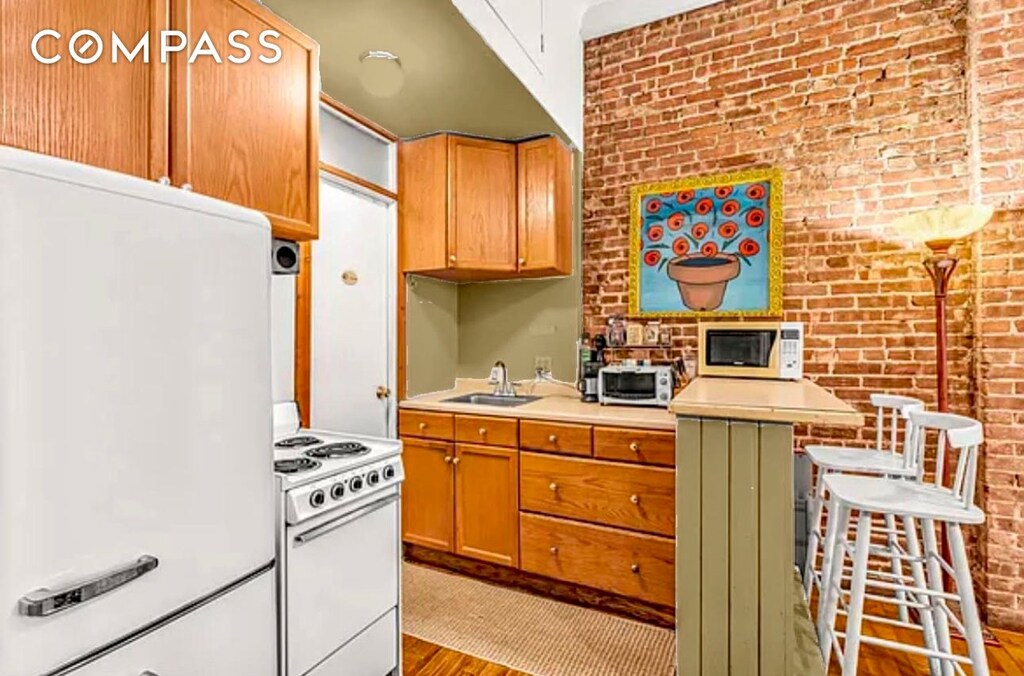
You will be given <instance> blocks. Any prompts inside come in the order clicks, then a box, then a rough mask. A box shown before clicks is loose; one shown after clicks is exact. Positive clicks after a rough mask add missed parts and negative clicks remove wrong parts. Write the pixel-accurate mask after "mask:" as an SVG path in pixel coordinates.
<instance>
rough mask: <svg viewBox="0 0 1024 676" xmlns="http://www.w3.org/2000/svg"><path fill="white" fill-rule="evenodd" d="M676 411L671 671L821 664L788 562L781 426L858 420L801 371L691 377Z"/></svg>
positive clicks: (789, 506) (786, 448)
mask: <svg viewBox="0 0 1024 676" xmlns="http://www.w3.org/2000/svg"><path fill="white" fill-rule="evenodd" d="M669 410H670V411H671V412H672V413H674V414H675V415H676V416H677V418H676V423H677V424H676V468H677V471H676V531H677V533H676V537H677V539H676V624H677V637H678V646H679V647H678V650H679V655H678V657H679V662H678V664H679V674H680V676H720V675H721V676H726V675H728V674H734V675H736V676H740V675H742V676H756V675H758V674H759V675H760V676H779V675H780V674H793V675H797V674H799V676H807V675H809V674H817V673H823V671H824V670H823V668H822V665H821V661H820V655H819V654H818V652H817V650H818V649H817V645H816V643H815V639H814V631H813V628H812V627H811V626H810V619H809V618H808V617H807V616H806V610H805V604H804V603H803V597H802V593H801V591H800V588H799V585H797V584H795V581H794V574H795V568H794V561H793V550H794V546H793V538H794V533H793V454H794V448H793V426H794V425H795V424H800V423H809V424H825V425H839V426H862V425H863V424H864V417H863V416H862V415H861V414H860V413H859V412H857V411H856V410H855V409H854V408H853V407H852V406H850V405H849V404H847V403H845V402H843V401H841V400H840V399H838V398H836V397H835V396H834V395H832V394H831V393H829V392H828V391H826V390H824V389H822V388H821V387H819V386H818V385H815V384H814V383H812V382H811V381H809V380H800V381H782V380H754V379H745V378H713V377H700V378H696V379H694V380H693V381H692V382H691V383H690V384H689V385H688V386H687V387H686V388H685V389H684V390H683V391H682V392H680V393H679V395H677V396H676V398H675V399H674V400H673V402H672V404H671V406H670V407H669Z"/></svg>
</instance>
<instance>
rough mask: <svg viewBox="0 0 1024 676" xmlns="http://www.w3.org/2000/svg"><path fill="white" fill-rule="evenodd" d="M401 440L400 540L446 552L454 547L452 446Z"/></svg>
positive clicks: (404, 438) (407, 439) (417, 440)
mask: <svg viewBox="0 0 1024 676" xmlns="http://www.w3.org/2000/svg"><path fill="white" fill-rule="evenodd" d="M402 441H403V443H404V448H403V452H402V463H403V465H404V466H405V482H404V483H403V484H402V539H403V540H405V541H406V542H408V543H411V544H414V545H422V546H424V547H430V548H431V549H441V550H444V551H447V552H450V551H452V550H453V549H454V537H453V533H452V525H453V523H454V520H455V494H454V489H455V486H454V480H453V478H452V468H453V467H454V466H455V465H454V463H453V460H454V457H455V456H454V447H453V445H452V444H450V443H446V442H443V441H424V440H423V439H410V438H407V437H402Z"/></svg>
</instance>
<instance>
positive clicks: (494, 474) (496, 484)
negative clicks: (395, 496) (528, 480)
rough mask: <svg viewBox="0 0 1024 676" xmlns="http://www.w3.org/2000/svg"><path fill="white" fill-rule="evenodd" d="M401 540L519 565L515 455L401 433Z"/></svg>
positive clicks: (515, 452) (487, 448)
mask: <svg viewBox="0 0 1024 676" xmlns="http://www.w3.org/2000/svg"><path fill="white" fill-rule="evenodd" d="M402 441H403V443H404V452H403V458H402V461H403V463H404V465H405V482H404V484H403V487H402V539H403V540H404V541H405V542H409V543H411V544H415V545H420V546H423V547H429V548H431V549H440V550H443V551H447V552H454V553H456V554H460V555H462V556H467V557H471V558H474V559H479V560H481V561H489V562H491V563H498V564H501V565H506V566H517V565H518V564H519V483H518V477H519V453H518V451H516V450H515V449H512V448H497V447H492V446H479V445H473V444H458V445H456V444H453V443H451V442H447V441H433V440H429V439H419V438H413V437H403V438H402Z"/></svg>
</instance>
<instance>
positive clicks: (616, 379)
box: [597, 364, 672, 407]
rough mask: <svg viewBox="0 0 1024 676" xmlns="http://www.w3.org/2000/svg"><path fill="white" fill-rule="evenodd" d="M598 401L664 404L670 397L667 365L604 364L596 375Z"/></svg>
mask: <svg viewBox="0 0 1024 676" xmlns="http://www.w3.org/2000/svg"><path fill="white" fill-rule="evenodd" d="M597 400H598V401H599V402H601V403H602V404H609V405H610V404H614V405H626V406H665V407H667V406H668V404H669V402H670V401H671V400H672V367H671V366H624V365H622V364H616V365H614V366H605V367H604V368H602V369H601V370H600V371H598V374H597Z"/></svg>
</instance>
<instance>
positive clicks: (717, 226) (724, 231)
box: [629, 169, 782, 317]
mask: <svg viewBox="0 0 1024 676" xmlns="http://www.w3.org/2000/svg"><path fill="white" fill-rule="evenodd" d="M629 312H630V314H631V315H637V316H649V317H707V316H733V317H736V316H778V315H781V314H782V172H781V171H780V170H778V169H752V170H747V171H740V172H735V173H731V174H719V175H716V176H702V177H698V178H685V179H680V180H676V181H666V182H662V183H647V184H643V185H638V186H634V187H633V188H632V189H631V191H630V228H629Z"/></svg>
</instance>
